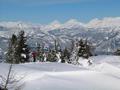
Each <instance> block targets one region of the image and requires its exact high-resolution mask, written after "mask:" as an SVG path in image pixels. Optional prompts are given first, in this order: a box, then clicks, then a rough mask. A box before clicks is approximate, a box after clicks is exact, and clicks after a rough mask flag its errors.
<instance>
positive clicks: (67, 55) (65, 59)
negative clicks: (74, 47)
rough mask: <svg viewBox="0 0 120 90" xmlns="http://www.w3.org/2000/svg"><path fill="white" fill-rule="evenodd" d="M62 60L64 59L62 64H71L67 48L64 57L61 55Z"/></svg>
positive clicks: (63, 53)
mask: <svg viewBox="0 0 120 90" xmlns="http://www.w3.org/2000/svg"><path fill="white" fill-rule="evenodd" d="M61 59H62V61H61V62H62V63H65V62H69V59H70V52H69V51H68V49H67V48H65V49H64V50H63V52H62V55H61Z"/></svg>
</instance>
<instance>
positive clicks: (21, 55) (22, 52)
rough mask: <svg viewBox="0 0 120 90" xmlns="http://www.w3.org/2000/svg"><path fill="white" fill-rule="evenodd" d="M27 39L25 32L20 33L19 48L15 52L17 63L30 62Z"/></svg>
mask: <svg viewBox="0 0 120 90" xmlns="http://www.w3.org/2000/svg"><path fill="white" fill-rule="evenodd" d="M26 42H27V37H25V32H24V31H20V32H19V34H18V39H17V46H16V50H15V56H16V61H17V62H16V63H24V62H29V53H30V52H29V47H28V45H27V43H26Z"/></svg>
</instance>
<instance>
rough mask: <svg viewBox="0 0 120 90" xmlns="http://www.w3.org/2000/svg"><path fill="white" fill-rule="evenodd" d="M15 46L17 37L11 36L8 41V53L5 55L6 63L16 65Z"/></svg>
mask: <svg viewBox="0 0 120 90" xmlns="http://www.w3.org/2000/svg"><path fill="white" fill-rule="evenodd" d="M16 45H17V36H16V35H15V34H13V35H12V38H10V40H9V45H8V51H7V54H6V62H8V63H16V59H15V49H16Z"/></svg>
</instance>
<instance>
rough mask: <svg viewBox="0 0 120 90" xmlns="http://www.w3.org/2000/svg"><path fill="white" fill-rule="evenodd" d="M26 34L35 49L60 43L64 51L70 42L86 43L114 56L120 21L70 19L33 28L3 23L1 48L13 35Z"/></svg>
mask: <svg viewBox="0 0 120 90" xmlns="http://www.w3.org/2000/svg"><path fill="white" fill-rule="evenodd" d="M21 30H24V31H25V32H26V35H27V38H28V44H29V45H30V46H31V47H34V46H35V45H36V43H40V44H41V43H42V44H44V45H45V46H46V47H47V46H52V45H53V44H54V41H55V40H57V41H59V44H60V45H61V47H69V46H70V45H71V40H76V39H81V38H83V39H87V40H88V42H89V43H90V44H91V45H92V46H93V47H94V51H95V52H96V53H98V54H104V53H108V52H111V51H112V52H114V51H115V50H116V49H118V48H119V47H120V17H106V18H103V19H97V18H95V19H93V20H91V21H89V22H88V23H82V22H80V21H78V20H75V19H71V20H69V21H67V22H65V23H60V22H59V21H57V20H56V21H53V22H52V23H50V24H46V25H45V24H44V25H43V24H34V23H29V22H22V21H18V22H6V21H1V22H0V48H1V50H3V51H5V50H6V48H7V45H8V40H9V38H10V37H11V35H12V34H13V33H15V34H17V33H18V32H19V31H21Z"/></svg>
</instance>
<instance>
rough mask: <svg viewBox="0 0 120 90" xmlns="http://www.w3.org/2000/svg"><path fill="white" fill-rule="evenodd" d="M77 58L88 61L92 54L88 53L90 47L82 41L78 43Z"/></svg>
mask: <svg viewBox="0 0 120 90" xmlns="http://www.w3.org/2000/svg"><path fill="white" fill-rule="evenodd" d="M78 56H79V57H83V58H86V59H88V58H89V57H90V56H92V53H91V51H90V46H89V45H88V43H87V40H86V41H83V40H82V39H81V40H80V41H79V51H78Z"/></svg>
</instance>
